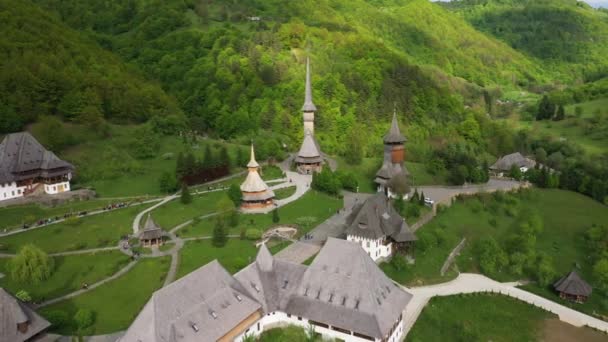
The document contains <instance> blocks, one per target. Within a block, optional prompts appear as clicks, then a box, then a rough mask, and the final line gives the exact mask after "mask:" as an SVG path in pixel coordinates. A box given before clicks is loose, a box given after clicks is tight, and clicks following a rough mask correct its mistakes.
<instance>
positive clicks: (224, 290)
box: [120, 260, 261, 342]
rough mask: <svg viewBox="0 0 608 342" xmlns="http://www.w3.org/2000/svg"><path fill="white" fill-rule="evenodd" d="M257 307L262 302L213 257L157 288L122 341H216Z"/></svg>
mask: <svg viewBox="0 0 608 342" xmlns="http://www.w3.org/2000/svg"><path fill="white" fill-rule="evenodd" d="M258 310H261V305H260V303H259V302H257V301H256V300H254V299H253V298H252V297H251V296H249V295H248V291H247V290H245V288H244V287H243V286H242V284H241V283H239V282H238V281H237V280H236V279H235V278H234V277H232V276H231V275H230V274H229V273H228V271H226V270H225V269H224V268H223V267H222V266H221V265H220V264H219V263H218V262H217V260H214V261H212V262H210V263H208V264H207V265H205V266H203V267H201V268H199V269H198V270H196V271H194V272H192V273H190V274H188V275H186V276H185V277H183V278H181V279H179V280H177V281H175V282H173V283H171V284H169V285H168V286H166V287H164V288H162V289H160V290H158V291H156V292H155V293H154V295H152V298H151V299H150V300H149V301H148V303H147V304H146V305H145V307H144V308H143V310H142V311H141V312H140V313H139V315H138V316H137V318H136V319H135V321H134V322H133V323H132V324H131V326H130V327H129V329H128V330H127V332H126V334H125V335H124V336H123V337H122V338H121V339H120V341H122V342H134V341H142V342H173V341H176V342H177V341H183V342H190V341H192V342H194V341H196V342H207V341H208V342H211V341H217V340H219V339H220V338H221V337H222V336H224V335H225V334H226V333H227V332H229V331H230V330H232V329H233V328H234V327H236V326H237V325H238V324H239V323H241V322H242V321H243V320H245V319H246V318H247V317H249V316H250V315H252V314H254V313H255V312H256V311H258ZM197 330H198V331H197ZM175 337H178V338H177V339H175ZM172 339H173V340H172Z"/></svg>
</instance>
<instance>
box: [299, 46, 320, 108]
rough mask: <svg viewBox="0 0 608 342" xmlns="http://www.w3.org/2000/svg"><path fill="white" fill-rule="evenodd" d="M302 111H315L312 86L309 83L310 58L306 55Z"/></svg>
mask: <svg viewBox="0 0 608 342" xmlns="http://www.w3.org/2000/svg"><path fill="white" fill-rule="evenodd" d="M302 111H303V112H316V111H317V107H316V106H315V104H314V103H313V102H312V87H311V84H310V58H308V57H306V90H305V94H304V105H303V106H302Z"/></svg>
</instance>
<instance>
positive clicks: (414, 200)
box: [410, 189, 420, 203]
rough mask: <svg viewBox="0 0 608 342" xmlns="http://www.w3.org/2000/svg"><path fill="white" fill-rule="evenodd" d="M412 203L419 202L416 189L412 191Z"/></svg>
mask: <svg viewBox="0 0 608 342" xmlns="http://www.w3.org/2000/svg"><path fill="white" fill-rule="evenodd" d="M410 201H411V202H412V203H417V202H419V201H420V196H419V195H418V189H414V194H413V195H412V198H411V200H410Z"/></svg>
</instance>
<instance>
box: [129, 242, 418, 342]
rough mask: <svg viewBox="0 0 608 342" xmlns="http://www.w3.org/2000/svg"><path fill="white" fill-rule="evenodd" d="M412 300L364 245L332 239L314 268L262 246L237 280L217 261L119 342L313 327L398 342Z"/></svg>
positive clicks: (156, 298) (357, 341) (345, 336)
mask: <svg viewBox="0 0 608 342" xmlns="http://www.w3.org/2000/svg"><path fill="white" fill-rule="evenodd" d="M411 298H412V295H411V294H409V293H408V292H405V291H404V290H403V289H401V288H400V287H399V286H397V285H395V284H394V283H393V281H392V280H390V279H389V278H388V277H387V276H386V275H385V274H384V273H383V272H382V271H381V270H380V269H379V268H378V266H377V265H376V264H375V263H374V261H373V260H372V259H371V258H370V257H369V256H368V255H367V253H365V251H364V250H363V249H361V247H360V245H358V244H355V243H352V242H348V241H345V240H339V239H333V238H330V239H328V240H327V243H326V244H325V246H324V247H323V248H322V249H321V251H320V252H319V254H318V255H317V257H316V258H315V260H314V261H313V263H312V264H311V265H310V266H305V265H301V264H294V263H291V262H286V261H281V260H278V259H275V258H274V257H273V256H272V255H271V254H270V252H269V251H268V249H267V248H266V246H265V245H262V247H261V248H260V251H259V252H258V255H257V257H256V260H255V262H253V263H251V264H250V265H248V266H247V267H246V268H244V269H243V270H241V271H240V272H238V273H237V274H235V275H234V276H231V275H230V274H228V272H227V271H226V270H225V269H224V268H223V267H222V266H221V265H220V264H219V263H218V262H217V261H213V262H211V263H209V264H207V265H205V266H203V267H201V268H199V269H198V270H196V271H194V272H192V273H190V274H189V275H187V276H185V277H183V278H181V279H179V280H177V281H176V282H174V283H172V284H170V285H169V286H167V287H165V288H162V289H160V290H158V291H156V292H155V293H154V295H153V296H152V298H151V299H150V301H149V302H148V303H147V304H146V305H145V307H144V309H143V310H142V311H141V312H140V314H139V315H138V317H137V318H136V319H135V321H134V322H133V324H131V326H130V327H129V329H128V330H127V332H126V334H125V335H124V336H123V337H122V338H121V339H120V340H119V341H120V342H194V341H196V342H206V341H233V340H234V341H241V340H242V339H243V338H244V337H245V336H248V335H253V336H257V335H259V334H260V333H261V332H263V331H264V330H267V329H271V328H274V327H280V326H286V325H297V326H301V327H303V328H307V327H308V326H309V325H312V326H313V327H314V328H315V331H316V332H317V333H320V334H322V335H323V336H324V337H329V338H338V339H341V340H343V341H347V342H362V341H378V342H380V341H387V342H397V341H400V340H401V338H402V337H403V320H402V318H403V311H404V309H405V307H406V305H407V304H408V302H409V301H410V300H411Z"/></svg>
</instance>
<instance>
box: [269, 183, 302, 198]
mask: <svg viewBox="0 0 608 342" xmlns="http://www.w3.org/2000/svg"><path fill="white" fill-rule="evenodd" d="M296 189H297V187H296V186H295V185H294V186H290V187H288V188H282V189H277V190H274V199H275V200H280V199H284V198H287V197H289V196H291V195H293V194H295V193H296Z"/></svg>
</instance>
